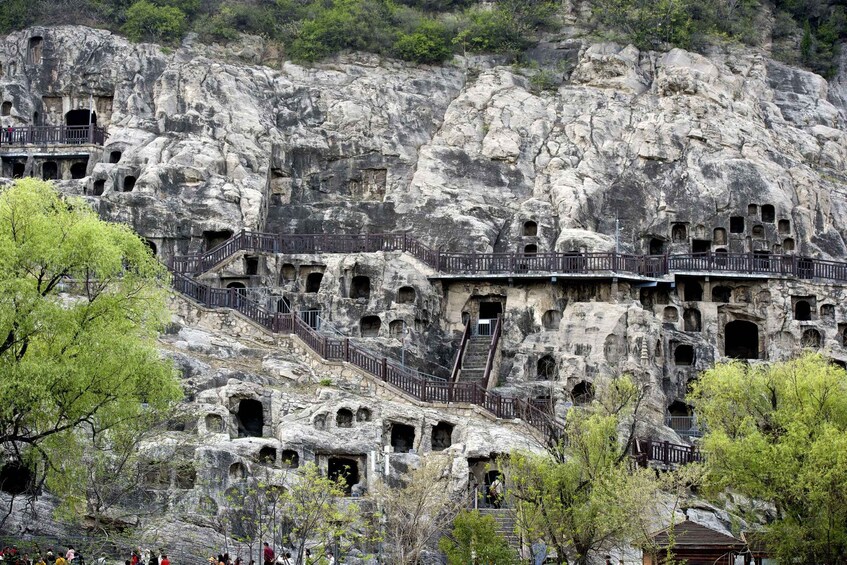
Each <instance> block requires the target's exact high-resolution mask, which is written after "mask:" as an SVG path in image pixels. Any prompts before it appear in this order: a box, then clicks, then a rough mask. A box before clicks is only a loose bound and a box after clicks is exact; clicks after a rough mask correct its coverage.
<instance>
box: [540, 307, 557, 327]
mask: <svg viewBox="0 0 847 565" xmlns="http://www.w3.org/2000/svg"><path fill="white" fill-rule="evenodd" d="M561 323H562V313H561V312H559V311H558V310H547V311H546V312H544V314H543V315H542V316H541V325H542V326H543V327H544V329H545V330H558V329H559V326H560V325H561Z"/></svg>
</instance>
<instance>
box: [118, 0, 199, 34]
mask: <svg viewBox="0 0 847 565" xmlns="http://www.w3.org/2000/svg"><path fill="white" fill-rule="evenodd" d="M180 4H184V2H180ZM186 25H187V24H186V16H185V12H183V11H182V10H181V9H179V8H176V7H172V6H157V5H155V4H152V3H150V2H148V1H147V0H139V1H138V2H136V3H135V4H133V5H132V6H130V8H129V9H128V10H127V11H126V22H125V23H124V25H123V26H122V27H121V31H123V32H124V33H125V34H126V36H127V37H128V38H130V39H131V40H133V41H142V40H150V41H162V42H165V43H168V42H172V41H176V40H178V39H180V38H181V37H182V35H183V34H184V33H185V30H186Z"/></svg>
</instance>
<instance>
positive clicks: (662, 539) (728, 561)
mask: <svg viewBox="0 0 847 565" xmlns="http://www.w3.org/2000/svg"><path fill="white" fill-rule="evenodd" d="M648 546H649V548H648V547H645V548H643V549H642V556H641V560H642V564H643V565H661V564H662V563H664V562H665V561H667V560H668V559H671V560H673V561H676V562H679V561H682V562H685V563H687V565H733V564H734V563H735V557H736V555H739V554H741V553H743V552H744V551H745V547H746V544H745V543H744V542H743V541H741V540H740V539H738V538H735V537H733V536H730V535H727V534H724V533H721V532H719V531H717V530H713V529H711V528H707V527H706V526H703V525H700V524H696V523H694V522H692V521H690V520H685V521H684V522H680V523H679V524H676V525H674V526H673V527H669V528H665V529H664V530H661V531H659V532H656V533H655V534H653V535H651V536H650V543H649V544H648ZM669 546H670V551H669V550H668V547H669Z"/></svg>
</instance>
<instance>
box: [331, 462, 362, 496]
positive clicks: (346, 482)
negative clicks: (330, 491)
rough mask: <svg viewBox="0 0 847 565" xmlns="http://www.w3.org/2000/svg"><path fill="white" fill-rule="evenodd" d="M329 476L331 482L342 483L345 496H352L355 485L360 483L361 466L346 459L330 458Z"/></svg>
mask: <svg viewBox="0 0 847 565" xmlns="http://www.w3.org/2000/svg"><path fill="white" fill-rule="evenodd" d="M327 476H329V478H330V480H333V481H340V482H341V483H342V484H343V486H344V492H345V494H348V495H349V494H350V493H351V492H352V489H353V485H355V484H357V483H358V482H359V464H358V463H357V462H356V461H354V460H353V459H348V458H346V457H330V458H329V461H328V462H327Z"/></svg>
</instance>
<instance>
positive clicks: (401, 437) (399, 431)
mask: <svg viewBox="0 0 847 565" xmlns="http://www.w3.org/2000/svg"><path fill="white" fill-rule="evenodd" d="M391 447H393V448H394V453H409V451H410V450H412V449H413V448H414V447H415V428H413V427H412V426H409V425H408V424H397V423H392V424H391Z"/></svg>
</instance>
